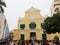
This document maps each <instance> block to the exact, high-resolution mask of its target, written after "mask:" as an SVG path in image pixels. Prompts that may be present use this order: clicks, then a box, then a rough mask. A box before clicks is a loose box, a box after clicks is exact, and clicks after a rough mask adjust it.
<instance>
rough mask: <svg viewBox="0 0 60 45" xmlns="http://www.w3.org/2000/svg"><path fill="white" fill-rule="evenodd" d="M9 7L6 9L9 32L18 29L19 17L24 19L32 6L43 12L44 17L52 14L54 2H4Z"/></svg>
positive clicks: (46, 0)
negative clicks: (51, 8)
mask: <svg viewBox="0 0 60 45" xmlns="http://www.w3.org/2000/svg"><path fill="white" fill-rule="evenodd" d="M4 1H5V2H6V5H7V7H6V8H4V9H5V13H4V15H5V17H6V19H7V23H8V25H9V31H13V30H14V29H17V28H18V19H19V17H21V18H23V17H24V15H25V11H27V10H28V9H29V8H31V7H32V6H33V7H34V8H37V9H39V10H41V14H42V15H44V16H45V15H47V14H48V15H49V14H50V7H51V4H52V2H53V0H4Z"/></svg>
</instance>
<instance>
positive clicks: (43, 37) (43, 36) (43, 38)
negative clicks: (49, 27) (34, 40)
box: [42, 33, 46, 41]
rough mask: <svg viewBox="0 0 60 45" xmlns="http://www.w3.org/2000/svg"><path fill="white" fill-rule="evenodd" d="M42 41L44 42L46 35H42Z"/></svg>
mask: <svg viewBox="0 0 60 45" xmlns="http://www.w3.org/2000/svg"><path fill="white" fill-rule="evenodd" d="M42 40H43V41H46V34H45V33H44V34H42Z"/></svg>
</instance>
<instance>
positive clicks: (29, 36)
mask: <svg viewBox="0 0 60 45" xmlns="http://www.w3.org/2000/svg"><path fill="white" fill-rule="evenodd" d="M44 19H45V17H44V16H42V15H41V13H40V10H39V9H36V8H34V7H31V8H30V9H28V10H27V11H26V12H25V16H24V18H19V20H18V28H17V29H14V32H13V34H14V37H13V40H20V39H22V40H53V38H54V36H58V37H60V33H55V34H47V33H45V34H44V30H43V29H42V27H41V23H43V21H44Z"/></svg>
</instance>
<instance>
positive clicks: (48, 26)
mask: <svg viewBox="0 0 60 45" xmlns="http://www.w3.org/2000/svg"><path fill="white" fill-rule="evenodd" d="M41 27H42V28H43V29H44V30H46V32H47V33H49V34H50V33H55V32H60V13H57V14H54V15H53V16H52V17H47V18H46V19H45V20H44V23H42V24H41Z"/></svg>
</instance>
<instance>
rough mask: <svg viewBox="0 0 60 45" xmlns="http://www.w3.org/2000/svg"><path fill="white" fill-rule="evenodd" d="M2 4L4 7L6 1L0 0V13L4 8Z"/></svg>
mask: <svg viewBox="0 0 60 45" xmlns="http://www.w3.org/2000/svg"><path fill="white" fill-rule="evenodd" d="M2 6H4V7H6V3H5V2H3V1H2V0H0V8H1V11H2V13H4V9H3V7H2Z"/></svg>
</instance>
